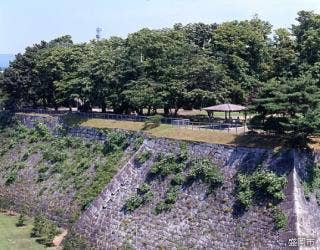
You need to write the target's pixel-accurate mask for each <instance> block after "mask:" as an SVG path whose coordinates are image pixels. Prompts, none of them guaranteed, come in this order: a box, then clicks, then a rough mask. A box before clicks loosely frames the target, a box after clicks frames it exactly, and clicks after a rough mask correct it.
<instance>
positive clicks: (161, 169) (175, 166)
mask: <svg viewBox="0 0 320 250" xmlns="http://www.w3.org/2000/svg"><path fill="white" fill-rule="evenodd" d="M184 167H185V164H184V163H180V162H179V160H178V159H177V158H176V157H175V156H174V155H167V156H162V155H158V157H157V161H156V162H155V163H154V164H153V165H152V166H151V168H150V173H152V174H154V175H159V176H161V177H166V176H168V175H169V174H172V173H180V172H182V170H183V169H184Z"/></svg>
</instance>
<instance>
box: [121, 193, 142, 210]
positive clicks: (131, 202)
mask: <svg viewBox="0 0 320 250" xmlns="http://www.w3.org/2000/svg"><path fill="white" fill-rule="evenodd" d="M142 204H143V198H142V197H141V196H140V195H137V194H136V195H134V196H132V197H130V198H129V199H128V200H126V202H125V204H124V209H125V210H126V211H129V212H132V211H134V210H136V209H137V208H139V207H140V206H141V205H142Z"/></svg>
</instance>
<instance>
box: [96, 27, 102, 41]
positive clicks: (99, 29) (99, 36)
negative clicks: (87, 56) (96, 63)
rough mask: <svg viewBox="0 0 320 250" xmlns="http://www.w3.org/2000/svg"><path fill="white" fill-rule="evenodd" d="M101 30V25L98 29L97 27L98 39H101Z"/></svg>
mask: <svg viewBox="0 0 320 250" xmlns="http://www.w3.org/2000/svg"><path fill="white" fill-rule="evenodd" d="M101 31H102V29H101V28H100V27H98V28H97V29H96V32H97V33H96V38H97V40H98V41H99V40H100V38H101Z"/></svg>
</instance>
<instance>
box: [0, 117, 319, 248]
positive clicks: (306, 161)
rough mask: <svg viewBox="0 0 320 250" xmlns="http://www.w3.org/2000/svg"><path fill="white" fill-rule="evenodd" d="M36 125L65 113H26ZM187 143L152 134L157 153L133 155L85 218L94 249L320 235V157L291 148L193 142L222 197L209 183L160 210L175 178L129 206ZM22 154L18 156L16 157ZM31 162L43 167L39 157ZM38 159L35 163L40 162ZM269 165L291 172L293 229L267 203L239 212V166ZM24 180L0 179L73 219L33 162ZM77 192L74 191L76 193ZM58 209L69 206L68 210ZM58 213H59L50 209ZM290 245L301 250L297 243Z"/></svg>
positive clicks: (274, 244) (276, 243) (257, 244)
mask: <svg viewBox="0 0 320 250" xmlns="http://www.w3.org/2000/svg"><path fill="white" fill-rule="evenodd" d="M18 118H19V120H20V121H22V122H23V123H24V124H25V125H27V126H28V127H32V126H34V123H35V122H39V121H40V122H42V123H44V124H46V125H47V126H48V127H49V129H50V131H52V133H56V135H57V136H58V135H59V133H60V132H57V131H58V129H59V128H61V126H62V127H63V124H62V123H61V120H60V119H59V117H49V118H48V117H37V116H25V115H22V116H20V117H19V116H18ZM65 131H66V132H67V133H68V134H69V135H72V136H79V137H82V138H85V139H90V140H101V141H103V140H105V139H106V138H105V137H104V135H102V134H101V132H100V131H99V130H97V129H94V128H84V127H78V128H71V129H70V128H69V129H67V130H65ZM180 143H181V142H179V141H175V140H169V139H152V138H146V139H145V141H144V143H143V145H142V147H141V148H140V149H139V151H138V152H137V153H139V152H141V151H145V150H148V151H151V152H152V157H151V158H150V159H149V160H148V161H147V162H146V163H144V164H142V165H141V164H139V163H137V161H136V160H135V156H132V157H131V158H130V160H128V161H127V162H126V164H124V166H123V167H122V168H121V169H120V170H119V172H118V174H117V175H116V176H115V177H114V178H113V179H112V181H111V182H110V183H109V184H108V185H107V186H106V187H105V189H104V190H103V192H102V193H101V194H100V195H99V196H98V197H97V198H96V200H95V201H94V202H93V203H92V204H91V205H90V207H89V208H88V209H87V210H86V211H85V212H84V213H83V214H82V215H81V217H80V219H79V220H78V221H77V222H76V223H75V225H74V227H73V229H74V230H75V231H76V232H78V234H79V235H81V236H82V237H84V238H86V239H87V240H88V241H89V242H90V243H91V244H92V246H93V248H94V249H119V248H121V247H123V246H125V245H131V246H133V247H135V248H136V249H156V248H161V249H162V248H164V249H287V248H288V245H287V243H288V239H290V238H295V237H298V236H305V237H309V238H310V237H314V238H319V231H320V219H319V218H320V211H319V207H318V205H317V202H316V199H315V197H314V195H313V196H312V197H311V200H310V201H307V200H306V199H305V197H304V191H303V188H302V186H301V184H300V182H301V180H303V179H305V178H306V172H307V169H308V167H309V166H310V165H312V164H313V163H314V162H318V161H319V159H320V154H314V153H312V152H308V151H295V150H283V151H281V152H280V153H274V152H273V151H272V150H269V149H263V148H244V147H231V146H224V145H214V144H207V143H188V154H189V156H190V157H205V158H208V159H210V160H211V161H212V162H214V163H215V164H216V165H217V166H218V167H219V168H220V169H221V171H222V172H223V175H224V179H225V181H224V184H223V186H222V187H220V188H219V189H218V190H217V192H216V194H214V195H206V190H207V187H206V185H205V184H203V183H201V182H197V183H194V184H193V185H191V186H189V187H185V188H183V190H181V192H180V194H179V197H178V199H177V202H176V203H175V205H174V207H173V209H172V210H171V211H169V212H165V213H162V214H160V215H156V214H155V213H154V208H155V205H156V203H157V202H158V201H159V200H161V199H163V197H164V194H165V192H166V190H167V188H168V184H169V181H170V178H167V179H165V180H164V181H161V180H158V179H155V180H153V181H152V182H151V188H152V192H153V194H154V198H153V200H152V201H151V202H150V203H149V204H147V205H145V206H143V207H141V208H139V209H137V210H136V211H134V212H132V213H126V212H124V211H123V209H122V208H123V205H124V202H125V201H126V200H127V199H128V198H129V197H131V196H132V195H133V194H134V193H135V192H136V189H137V188H138V187H139V186H140V185H141V184H142V183H143V182H145V180H146V178H147V174H148V172H149V170H150V167H151V165H152V164H153V162H154V161H155V156H156V155H157V154H158V153H160V152H161V153H165V154H169V153H174V154H176V153H178V152H179V151H180ZM12 157H14V156H12ZM33 157H34V158H32V159H31V160H30V161H32V164H37V156H36V155H34V156H33ZM32 164H31V165H32ZM257 166H261V168H262V169H267V170H270V171H275V172H277V173H279V174H287V175H288V185H287V187H286V189H285V190H284V191H285V194H286V199H285V200H284V201H283V202H281V204H280V207H281V208H282V210H283V211H284V212H285V213H286V214H287V215H288V217H289V223H288V226H287V228H285V229H281V230H275V229H274V222H273V218H272V214H270V211H269V210H268V209H266V208H265V206H257V205H255V206H252V207H251V208H250V209H249V210H248V211H247V212H245V213H243V214H239V213H238V211H237V209H236V207H235V206H234V204H235V198H234V188H235V174H236V173H237V172H238V171H239V170H244V171H248V172H250V171H254V170H255V169H256V168H257ZM23 171H24V172H22V173H21V176H20V177H19V178H24V179H25V182H23V183H22V184H21V185H20V186H19V187H17V192H16V193H12V192H10V190H7V191H5V189H4V185H3V183H0V186H1V187H2V189H0V191H1V192H0V195H4V196H6V197H7V198H8V199H10V200H11V201H13V202H15V203H16V204H18V205H19V206H22V205H23V204H30V205H32V204H37V206H39V207H41V208H43V209H45V210H46V211H49V215H50V217H51V218H52V219H55V220H57V221H60V222H61V221H62V222H63V220H68V219H69V218H70V214H68V213H69V211H72V206H73V204H72V202H69V203H68V202H62V203H61V201H64V198H65V200H66V201H68V197H67V196H66V197H64V198H63V199H62V198H61V197H59V193H56V195H55V196H54V198H52V199H51V198H50V197H47V199H45V198H42V199H41V200H39V199H38V198H37V196H36V195H34V194H35V193H37V192H38V191H39V189H41V187H39V185H37V183H35V182H34V181H33V182H32V181H29V182H28V180H32V179H34V175H35V174H36V173H34V172H33V170H32V167H30V168H28V169H24V170H23ZM70 197H72V194H71V196H70ZM53 207H61V208H65V209H64V210H61V211H60V212H59V211H57V210H50V208H53ZM50 211H51V212H50ZM289 249H294V248H292V247H289Z"/></svg>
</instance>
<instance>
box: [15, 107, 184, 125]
mask: <svg viewBox="0 0 320 250" xmlns="http://www.w3.org/2000/svg"><path fill="white" fill-rule="evenodd" d="M15 112H21V113H36V114H49V115H62V114H76V115H79V116H81V117H85V118H97V119H110V120H125V121H134V122H144V121H145V120H146V119H148V117H149V116H143V115H124V114H113V113H99V112H79V111H69V110H50V109H31V108H23V109H19V110H16V111H15ZM173 120H183V119H177V118H170V117H162V118H161V123H163V124H172V121H173Z"/></svg>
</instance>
